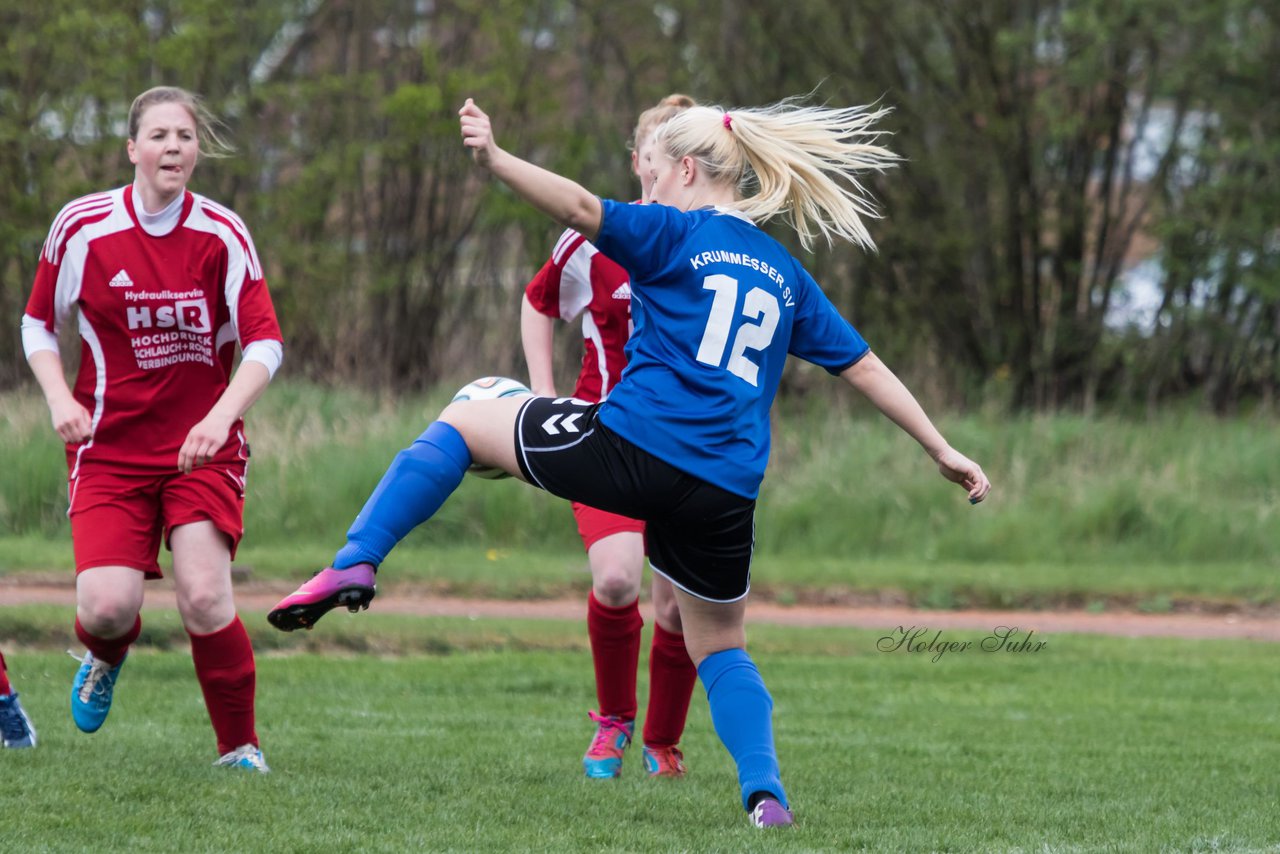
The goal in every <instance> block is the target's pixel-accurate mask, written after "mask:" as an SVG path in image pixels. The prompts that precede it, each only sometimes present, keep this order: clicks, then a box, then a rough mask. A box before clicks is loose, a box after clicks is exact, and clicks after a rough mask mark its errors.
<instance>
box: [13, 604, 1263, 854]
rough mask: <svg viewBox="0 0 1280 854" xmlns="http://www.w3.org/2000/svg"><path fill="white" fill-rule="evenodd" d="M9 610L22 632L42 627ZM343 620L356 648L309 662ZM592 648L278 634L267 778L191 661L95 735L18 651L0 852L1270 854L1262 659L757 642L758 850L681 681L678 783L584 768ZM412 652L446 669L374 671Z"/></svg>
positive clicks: (269, 662)
mask: <svg viewBox="0 0 1280 854" xmlns="http://www.w3.org/2000/svg"><path fill="white" fill-rule="evenodd" d="M10 610H11V612H12V615H13V616H17V617H20V618H21V619H22V620H23V621H24V622H26V623H29V624H36V625H38V624H42V623H45V622H47V621H53V620H55V619H57V618H58V616H59V615H57V614H56V613H55V609H48V608H34V607H33V608H17V609H10ZM62 616H65V615H62ZM148 619H149V620H150V621H151V622H152V623H153V624H154V623H164V622H165V621H166V620H175V619H176V618H175V617H174V616H173V615H171V614H170V615H166V614H164V613H160V614H157V615H153V616H151V617H149V618H148ZM330 619H331V620H333V618H330ZM353 626H358V631H359V632H360V634H361V636H362V637H364V638H366V639H367V642H368V644H369V647H368V649H369V650H370V651H369V652H367V653H365V654H360V655H352V654H350V653H342V654H338V653H334V652H327V653H318V652H314V651H312V652H308V651H305V650H306V649H307V647H308V645H313V644H315V643H317V642H319V643H323V642H324V641H325V633H326V632H327V631H332V632H333V633H337V634H341V633H345V632H347V631H349V630H352V627H353ZM257 631H258V630H257V629H255V632H257ZM3 634H4V633H3V632H2V631H0V635H3ZM584 634H585V632H584V631H583V628H582V627H581V625H579V624H573V623H520V622H506V623H502V624H499V625H495V624H492V623H487V622H485V621H479V622H475V621H468V620H449V619H414V618H395V617H384V616H379V615H376V614H375V613H372V612H371V613H369V614H363V615H361V616H360V617H358V618H353V619H350V620H347V619H342V620H334V621H333V622H332V623H328V624H322V625H321V627H320V628H318V629H317V630H316V631H315V632H312V633H311V634H310V635H301V634H300V635H281V636H279V637H280V640H279V641H278V642H277V643H276V644H275V645H274V647H273V648H272V649H270V650H265V651H262V652H260V656H259V686H260V687H259V719H260V726H259V731H260V735H261V736H262V739H263V746H264V748H265V750H266V753H267V757H268V760H269V761H270V763H271V764H272V766H273V769H274V770H273V773H272V774H271V775H269V776H266V777H256V776H249V775H243V774H237V773H234V772H229V771H226V770H225V769H215V768H212V767H210V766H209V763H210V762H211V761H212V759H213V758H214V757H213V755H212V754H213V746H212V744H211V735H210V732H209V729H208V724H207V719H206V717H205V712H204V709H203V706H202V704H201V701H200V695H199V690H198V688H197V686H196V683H195V679H194V675H193V672H192V668H191V662H190V657H189V655H188V654H187V653H186V652H185V650H181V649H174V650H170V651H161V650H157V649H154V648H148V647H145V646H144V647H141V648H139V649H138V651H137V652H136V654H135V655H134V657H133V658H132V659H131V660H130V661H129V662H128V664H127V665H126V668H125V670H124V672H123V674H122V677H121V681H120V683H119V688H118V693H117V700H116V705H115V707H114V709H113V711H112V715H111V718H110V720H109V721H108V723H107V725H106V726H105V727H104V728H103V730H102V731H101V732H99V733H97V734H96V735H93V736H85V735H82V734H80V733H78V732H76V731H75V730H74V728H73V726H72V724H71V722H70V720H69V715H68V713H67V710H66V702H67V700H66V693H67V690H68V685H69V682H70V678H71V675H72V673H73V671H74V669H75V663H74V662H73V661H71V660H70V659H69V658H67V657H66V656H65V655H64V654H62V653H60V652H56V651H52V650H50V649H49V648H48V647H45V648H43V649H37V648H25V647H20V648H17V649H14V650H10V652H11V653H12V654H11V665H12V671H13V672H12V676H13V678H14V681H15V683H16V684H17V685H18V687H19V689H20V690H21V691H22V693H23V698H24V701H25V702H26V705H27V708H28V711H29V712H30V713H31V714H32V716H33V718H34V720H35V722H36V725H37V727H38V728H39V731H40V736H41V744H40V746H39V747H38V748H37V749H36V750H34V751H6V752H4V753H3V754H0V791H2V792H3V793H4V795H3V801H4V808H3V809H2V810H0V839H3V840H4V845H3V848H4V849H5V850H6V851H9V850H12V851H98V850H103V849H104V848H109V849H112V850H130V851H173V850H179V849H180V850H183V851H229V850H235V851H307V850H326V851H411V850H412V851H441V850H451V851H501V850H512V851H526V850H536V851H547V850H555V851H558V852H569V851H599V850H609V851H744V850H752V851H772V850H777V851H819V850H820V851H834V850H870V851H1052V852H1056V851H1134V852H1148V851H1246V850H1252V851H1258V850H1269V851H1277V850H1280V814H1278V813H1277V810H1276V804H1277V801H1278V800H1280V775H1277V774H1276V768H1277V767H1280V739H1278V738H1277V731H1278V730H1280V705H1278V704H1277V702H1276V689H1277V686H1278V685H1280V658H1278V657H1277V656H1276V654H1275V649H1274V647H1271V646H1267V645H1262V644H1254V643H1249V642H1238V641H1173V640H1150V639H1148V640H1141V641H1136V640H1121V639H1107V638H1088V637H1082V636H1071V635H1061V636H1051V637H1048V638H1046V640H1047V646H1046V647H1045V648H1043V649H1041V650H1040V651H1038V652H1034V653H1033V652H1022V653H1011V652H1007V651H1005V652H992V653H986V652H980V651H968V652H961V653H954V654H948V655H946V656H943V657H942V659H941V660H940V661H937V662H934V661H932V660H931V656H929V655H926V654H919V653H917V654H912V653H907V652H904V651H901V650H899V651H896V652H880V651H877V639H878V638H879V637H880V636H882V635H883V634H884V633H883V632H865V631H844V630H830V629H827V630H817V629H782V628H777V627H755V628H753V629H752V631H751V645H752V648H753V651H754V654H755V657H756V658H757V660H758V662H759V664H760V667H761V670H762V672H763V673H764V675H765V678H766V679H767V681H768V683H769V686H770V689H771V691H772V693H773V696H774V700H775V723H776V728H777V736H778V743H779V753H780V757H781V761H782V767H783V773H784V779H785V781H786V783H787V785H788V788H789V793H790V795H791V798H792V801H793V805H794V806H795V808H796V812H797V817H798V824H797V826H796V827H795V828H793V829H791V830H790V831H783V832H772V833H769V834H767V835H766V834H764V833H762V832H760V831H757V830H754V829H753V828H751V827H749V825H748V823H747V820H746V818H745V815H744V813H743V812H742V811H741V810H740V809H739V807H738V805H737V803H736V787H735V785H734V777H733V771H732V765H731V762H730V760H729V758H728V756H727V754H726V753H725V752H724V750H723V749H722V748H721V747H720V745H719V743H718V741H717V740H716V738H715V736H714V734H713V733H712V730H711V727H710V723H709V719H708V716H707V711H706V702H705V699H704V698H703V696H702V694H701V689H700V688H699V689H698V690H697V692H696V693H695V696H694V702H693V708H692V710H691V714H690V721H689V726H688V730H687V732H686V737H685V739H684V742H683V747H684V749H685V753H686V758H687V760H688V764H689V767H690V769H691V771H690V774H689V776H688V778H687V779H685V780H683V781H679V782H670V781H650V780H648V779H645V778H643V777H642V775H640V774H639V773H638V768H639V763H638V761H637V760H638V756H636V755H634V754H633V755H629V757H628V762H627V765H626V771H625V774H624V776H623V778H622V779H621V780H619V781H616V782H610V783H598V782H589V781H586V780H584V779H582V778H581V777H580V770H579V769H580V766H579V763H578V759H579V756H580V754H581V751H582V750H583V749H584V747H585V744H586V741H587V739H588V736H589V734H590V729H589V726H590V725H589V722H588V721H587V719H586V717H585V711H586V709H587V708H589V707H591V705H592V703H593V696H592V692H591V683H590V665H589V659H588V656H587V654H586V652H585V649H584V637H583V635H584ZM983 634H985V633H971V634H966V633H963V632H958V633H955V635H954V638H953V639H955V640H972V641H978V640H980V639H981V636H982V635H983ZM406 638H414V639H415V647H416V648H435V649H437V650H440V651H441V652H440V654H435V655H424V654H408V655H399V654H394V655H393V654H388V652H389V651H391V652H394V651H403V650H404V649H406V648H407V647H406V645H405V639H406ZM418 640H424V641H425V643H426V646H425V647H424V646H422V645H418V644H417V641H418ZM261 646H265V645H264V644H260V647H261ZM313 648H314V647H313ZM379 650H382V652H379ZM641 690H642V692H643V677H642V686H641ZM642 696H643V693H642ZM94 793H97V794H94Z"/></svg>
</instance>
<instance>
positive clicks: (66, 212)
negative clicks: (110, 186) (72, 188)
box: [49, 193, 111, 231]
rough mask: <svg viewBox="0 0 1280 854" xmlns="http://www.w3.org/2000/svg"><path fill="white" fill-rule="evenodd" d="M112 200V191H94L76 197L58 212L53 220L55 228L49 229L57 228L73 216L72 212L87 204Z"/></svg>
mask: <svg viewBox="0 0 1280 854" xmlns="http://www.w3.org/2000/svg"><path fill="white" fill-rule="evenodd" d="M110 200H111V194H110V193H94V194H93V195H91V196H83V197H81V198H79V199H76V200H75V201H73V202H70V203H68V204H67V206H66V207H64V208H63V209H62V210H61V211H60V212H59V213H58V216H57V218H56V219H54V221H53V228H51V229H49V230H50V231H55V230H57V229H58V227H59V224H60V223H61V222H62V221H63V220H65V219H66V218H67V217H69V216H71V215H72V214H74V213H76V212H77V211H79V210H81V209H82V208H84V207H86V206H92V205H97V204H101V203H102V202H104V201H110Z"/></svg>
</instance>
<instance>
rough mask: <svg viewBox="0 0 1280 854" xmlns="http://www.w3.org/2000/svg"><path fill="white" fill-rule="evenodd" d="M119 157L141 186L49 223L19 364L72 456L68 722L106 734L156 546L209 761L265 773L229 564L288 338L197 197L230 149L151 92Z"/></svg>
mask: <svg viewBox="0 0 1280 854" xmlns="http://www.w3.org/2000/svg"><path fill="white" fill-rule="evenodd" d="M126 148H127V151H128V154H129V160H130V162H132V163H133V164H134V177H133V182H132V183H131V184H129V185H126V186H124V187H119V188H116V189H114V190H109V191H106V192H103V193H96V194H93V195H90V196H85V197H84V198H81V199H77V200H76V201H73V202H71V203H70V204H68V205H67V206H66V207H64V208H63V209H62V211H61V212H60V213H59V214H58V216H57V218H56V219H55V220H54V222H53V226H52V227H51V228H50V230H49V236H48V239H47V240H46V241H45V244H44V248H43V250H42V252H41V256H40V264H39V268H38V269H37V271H36V278H35V285H34V287H33V289H32V293H31V299H30V300H29V301H28V303H27V308H26V314H25V315H24V316H23V319H22V332H23V346H24V349H25V351H26V354H27V360H28V361H29V363H30V364H31V369H32V371H33V372H34V373H35V376H36V379H37V381H38V382H39V383H40V388H41V390H42V391H43V392H44V395H45V400H46V401H47V402H48V404H49V411H50V413H51V416H52V420H53V427H54V430H55V431H56V432H57V433H58V436H59V437H61V438H62V440H63V441H64V442H66V445H67V466H68V469H69V477H68V497H69V501H70V507H69V509H68V512H67V515H68V517H69V518H70V520H71V538H72V542H73V544H74V547H75V560H76V623H75V631H76V636H77V637H78V638H79V639H80V640H81V642H82V643H83V644H84V645H85V646H86V647H87V648H88V650H89V651H88V653H87V654H86V655H85V656H84V659H83V661H82V663H81V667H80V670H79V672H78V673H77V674H76V677H75V682H74V685H73V687H72V692H71V711H72V716H73V718H74V719H75V722H76V725H77V726H78V727H79V728H80V729H81V730H83V731H84V732H95V731H96V730H97V729H98V728H99V727H101V726H102V723H103V722H104V721H105V720H106V717H107V713H108V711H109V710H110V708H111V700H112V696H113V691H114V687H115V683H116V679H117V677H118V675H119V673H120V668H121V666H122V665H123V663H124V660H125V656H126V655H127V654H128V651H129V646H130V644H132V643H133V641H134V640H136V639H137V637H138V634H139V632H140V630H141V626H142V622H141V619H140V617H139V611H140V609H141V607H142V600H143V580H144V579H145V578H159V577H161V573H160V566H159V563H158V562H157V560H156V558H157V556H158V554H159V550H160V544H161V541H162V540H163V542H164V543H165V544H166V545H167V546H168V547H169V549H170V551H171V552H172V553H173V577H174V587H175V590H176V593H177V599H178V609H179V611H180V613H181V616H182V621H183V625H184V626H185V627H186V630H187V633H188V634H189V635H190V637H191V652H192V658H193V660H194V662H195V670H196V677H197V679H198V680H199V682H200V687H201V689H202V691H203V693H204V699H205V705H206V706H207V708H208V710H209V717H210V719H211V721H212V723H213V729H214V733H215V735H216V736H217V741H218V753H219V754H220V757H221V758H219V759H218V761H217V763H216V764H218V765H227V766H234V767H240V768H246V769H250V770H256V771H260V772H265V771H267V770H268V768H267V765H266V763H265V762H264V761H263V757H262V752H261V750H260V749H259V747H258V737H257V733H256V731H255V728H254V687H255V668H254V660H253V648H252V647H251V646H250V643H249V636H248V633H247V632H246V631H245V628H244V625H243V624H242V623H241V622H240V618H239V617H238V616H237V615H236V610H235V603H234V601H233V599H232V591H231V558H232V557H233V556H234V554H235V549H236V545H237V544H238V543H239V541H240V537H241V535H242V534H243V507H244V487H245V474H246V470H247V468H248V462H249V445H248V442H247V441H246V439H245V433H244V424H243V422H242V420H241V418H242V416H243V415H244V413H245V412H246V411H247V410H248V409H249V407H250V406H251V405H252V404H253V402H254V401H255V400H257V398H258V396H259V395H261V394H262V392H263V390H264V389H265V388H266V387H267V384H268V383H269V382H270V380H271V377H272V375H273V374H274V373H275V370H276V368H277V367H279V365H280V360H281V356H282V353H283V351H282V344H281V335H280V327H279V324H278V323H277V322H276V317H275V310H274V308H273V307H272V305H271V297H270V295H269V294H268V292H267V283H266V279H265V278H264V275H263V271H262V265H261V263H260V262H259V260H258V254H257V251H256V250H255V248H254V245H253V240H252V238H251V237H250V236H249V231H248V229H247V228H246V227H245V224H244V222H243V221H242V220H241V219H240V218H239V217H238V216H236V214H235V213H233V212H232V211H230V210H228V209H227V208H225V207H223V206H221V205H219V204H217V203H215V202H213V201H210V200H209V199H207V198H205V197H203V196H200V195H197V194H195V193H192V192H190V191H189V190H188V189H187V182H188V180H189V179H190V177H191V173H192V170H193V169H194V168H195V165H196V161H197V159H198V157H199V155H201V154H203V155H205V156H220V155H225V154H226V153H227V152H228V150H229V149H228V147H227V146H226V144H225V143H223V141H222V140H221V139H220V138H219V137H218V135H217V132H216V130H215V120H214V119H213V117H212V116H211V115H210V114H209V113H208V111H207V110H205V109H204V107H203V106H202V105H201V104H200V102H199V101H198V99H197V98H196V97H195V96H193V95H192V94H191V93H189V92H186V91H185V90H182V89H178V88H174V87H168V86H162V87H157V88H154V89H149V90H147V91H146V92H143V93H142V94H141V95H139V96H138V97H137V98H136V99H135V100H134V102H133V106H132V107H131V108H130V110H129V139H128V142H127V144H126ZM73 310H74V311H77V312H78V314H79V318H78V323H79V330H80V338H81V357H80V371H79V374H78V376H77V377H76V381H75V386H74V388H70V387H68V385H67V382H66V380H65V379H64V376H63V365H62V360H61V357H60V355H59V352H58V339H57V332H58V329H59V327H60V326H61V325H62V323H63V322H64V321H65V320H66V319H67V318H68V317H69V316H70V315H71V313H72V311H73ZM237 343H238V344H239V345H240V347H241V349H242V353H243V355H242V359H241V364H240V366H239V368H238V369H236V370H235V371H234V373H233V371H232V362H233V358H234V356H235V346H236V344H237Z"/></svg>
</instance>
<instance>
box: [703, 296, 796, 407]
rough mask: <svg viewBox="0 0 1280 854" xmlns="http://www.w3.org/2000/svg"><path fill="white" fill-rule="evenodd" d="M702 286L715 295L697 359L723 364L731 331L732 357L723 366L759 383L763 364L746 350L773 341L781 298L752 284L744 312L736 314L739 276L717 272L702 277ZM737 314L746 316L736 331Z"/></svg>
mask: <svg viewBox="0 0 1280 854" xmlns="http://www.w3.org/2000/svg"><path fill="white" fill-rule="evenodd" d="M702 287H703V289H704V290H708V291H711V292H712V293H714V294H715V298H714V299H713V300H712V302H711V314H710V316H709V317H707V328H706V329H705V330H703V332H702V343H701V344H699V345H698V355H697V359H698V361H699V362H702V363H703V364H704V365H711V366H712V367H715V368H719V367H722V365H721V361H722V360H723V359H724V351H725V348H726V347H727V346H728V344H729V337H730V335H731V334H732V336H733V346H732V347H730V348H729V361H728V363H727V364H725V365H723V367H724V369H725V370H727V371H728V372H729V373H731V374H733V375H734V376H737V377H740V378H742V379H744V380H746V381H747V382H749V383H751V384H752V385H754V386H758V385H759V384H760V383H759V373H760V368H759V366H758V365H756V363H755V362H753V361H751V360H750V359H748V358H747V355H746V354H747V351H748V350H763V349H765V348H766V347H768V346H769V343H770V342H771V341H773V333H774V332H776V331H777V329H778V318H779V317H781V315H782V310H781V309H780V308H779V307H778V298H777V297H775V296H774V295H773V294H771V293H769V292H768V291H766V290H765V289H764V288H752V289H751V290H749V291H747V296H746V299H744V300H743V301H742V312H741V314H740V315H736V314H735V311H734V309H736V308H737V306H738V280H737V279H735V278H733V277H732V276H726V275H724V274H723V273H716V274H714V275H711V276H707V277H706V278H705V279H703V280H702ZM738 317H742V318H746V320H744V321H743V322H742V323H741V324H740V325H739V326H738V328H737V331H736V332H734V329H733V325H734V320H735V319H737V318H738ZM752 321H754V322H752Z"/></svg>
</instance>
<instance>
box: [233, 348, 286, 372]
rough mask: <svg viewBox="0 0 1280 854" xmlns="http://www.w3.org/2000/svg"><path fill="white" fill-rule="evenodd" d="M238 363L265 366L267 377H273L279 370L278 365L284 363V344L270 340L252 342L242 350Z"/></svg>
mask: <svg viewBox="0 0 1280 854" xmlns="http://www.w3.org/2000/svg"><path fill="white" fill-rule="evenodd" d="M240 361H241V362H258V363H259V364H262V365H266V367H267V376H268V377H274V376H275V375H276V371H277V370H279V369H280V363H281V362H282V361H284V344H282V343H281V342H279V341H274V340H272V339H270V338H263V339H261V340H259V341H252V342H250V343H249V346H248V347H245V348H244V354H243V355H242V357H241V359H240Z"/></svg>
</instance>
